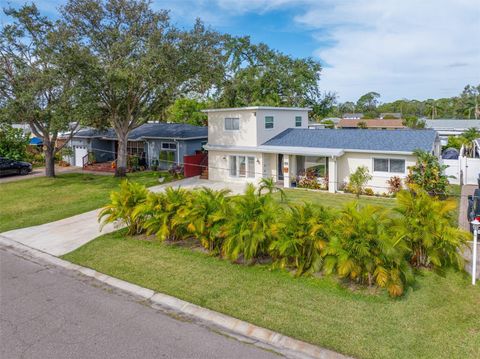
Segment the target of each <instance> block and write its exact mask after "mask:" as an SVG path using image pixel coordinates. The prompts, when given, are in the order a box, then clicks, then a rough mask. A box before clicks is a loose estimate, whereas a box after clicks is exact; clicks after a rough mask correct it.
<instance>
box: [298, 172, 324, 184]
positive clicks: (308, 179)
mask: <svg viewBox="0 0 480 359" xmlns="http://www.w3.org/2000/svg"><path fill="white" fill-rule="evenodd" d="M318 180H319V178H318V176H317V175H316V174H315V170H313V169H307V170H306V171H305V172H304V173H303V174H301V175H300V176H299V177H298V187H300V188H308V189H328V179H327V180H326V181H323V183H321V182H319V181H318Z"/></svg>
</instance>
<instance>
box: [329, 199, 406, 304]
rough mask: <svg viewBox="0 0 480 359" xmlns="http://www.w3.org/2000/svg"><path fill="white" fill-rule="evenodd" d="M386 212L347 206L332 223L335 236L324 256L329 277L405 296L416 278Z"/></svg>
mask: <svg viewBox="0 0 480 359" xmlns="http://www.w3.org/2000/svg"><path fill="white" fill-rule="evenodd" d="M390 227H391V220H390V219H389V214H388V212H387V211H386V210H385V209H384V208H380V207H375V206H370V205H367V206H359V205H358V203H355V202H354V203H350V204H347V205H346V206H345V207H344V209H343V210H342V211H341V213H340V216H339V217H338V218H336V219H335V220H334V221H333V223H332V229H333V230H332V236H331V237H330V241H329V242H328V244H327V246H326V248H325V250H324V251H323V253H322V255H323V256H324V269H325V272H326V273H327V274H330V273H336V274H338V275H339V276H340V277H344V278H349V279H351V280H355V281H357V282H359V283H362V284H368V285H373V284H374V283H376V284H377V285H378V286H380V287H384V288H386V289H387V290H388V292H389V294H390V295H391V296H399V295H401V294H402V293H403V290H404V287H405V284H406V283H409V282H411V281H412V280H413V274H412V271H411V268H410V266H409V265H408V262H407V261H406V260H405V252H406V250H407V247H406V246H405V243H404V242H403V241H402V240H398V239H397V240H396V239H395V238H393V236H392V233H391V232H390V230H389V229H390Z"/></svg>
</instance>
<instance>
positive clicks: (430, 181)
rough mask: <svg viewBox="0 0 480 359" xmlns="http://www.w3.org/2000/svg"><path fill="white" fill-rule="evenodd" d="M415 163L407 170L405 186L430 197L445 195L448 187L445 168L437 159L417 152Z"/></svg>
mask: <svg viewBox="0 0 480 359" xmlns="http://www.w3.org/2000/svg"><path fill="white" fill-rule="evenodd" d="M414 153H415V155H416V156H417V163H416V164H415V165H414V166H411V167H409V168H408V171H409V173H408V176H407V179H406V184H407V185H408V186H417V187H420V188H422V189H424V190H425V191H427V192H428V193H429V194H430V195H445V193H446V189H447V186H448V178H447V176H445V175H444V174H443V173H444V170H445V168H446V167H447V166H445V165H441V164H440V162H439V161H438V158H437V157H436V156H434V155H432V154H431V153H428V152H426V151H421V150H417V151H415V152H414Z"/></svg>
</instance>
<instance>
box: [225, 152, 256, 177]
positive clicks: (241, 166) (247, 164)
mask: <svg viewBox="0 0 480 359" xmlns="http://www.w3.org/2000/svg"><path fill="white" fill-rule="evenodd" d="M228 157H229V162H230V163H229V168H230V176H231V177H247V178H255V157H251V156H228Z"/></svg>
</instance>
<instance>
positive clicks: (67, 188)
mask: <svg viewBox="0 0 480 359" xmlns="http://www.w3.org/2000/svg"><path fill="white" fill-rule="evenodd" d="M128 178H129V179H130V180H133V181H137V182H140V183H143V184H145V185H147V186H153V185H155V184H159V183H158V180H157V178H158V173H153V172H136V173H132V174H129V175H128ZM119 183H120V180H119V179H118V178H115V177H113V175H112V176H107V175H92V174H82V173H69V174H60V175H58V176H57V177H56V178H46V177H38V178H32V179H28V180H22V181H18V182H8V183H1V184H0V197H1V201H2V204H1V206H0V232H4V231H8V230H11V229H16V228H22V227H28V226H33V225H38V224H43V223H47V222H51V221H56V220H59V219H62V218H67V217H70V216H73V215H75V214H79V213H82V212H87V211H90V210H93V209H95V208H99V207H101V206H103V205H104V204H106V203H107V202H108V199H109V194H110V192H111V191H112V190H114V189H117V187H118V184H119Z"/></svg>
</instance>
